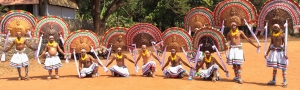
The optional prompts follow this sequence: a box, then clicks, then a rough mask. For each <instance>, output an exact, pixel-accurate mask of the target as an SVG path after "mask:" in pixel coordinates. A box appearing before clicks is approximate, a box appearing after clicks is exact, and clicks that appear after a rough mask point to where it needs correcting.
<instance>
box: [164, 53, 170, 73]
mask: <svg viewBox="0 0 300 90" xmlns="http://www.w3.org/2000/svg"><path fill="white" fill-rule="evenodd" d="M170 62H171V57H170V56H169V57H168V61H167V63H166V64H165V65H164V66H163V68H162V70H164V69H165V67H166V66H168V65H169V63H170Z"/></svg>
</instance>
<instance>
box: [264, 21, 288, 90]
mask: <svg viewBox="0 0 300 90" xmlns="http://www.w3.org/2000/svg"><path fill="white" fill-rule="evenodd" d="M273 27H274V28H273V34H272V36H271V43H270V46H269V48H268V51H267V53H266V55H265V58H266V59H267V67H273V79H272V80H271V81H270V82H269V83H268V84H269V85H275V84H276V74H277V68H278V69H282V77H283V83H282V84H283V87H287V82H286V74H287V72H286V66H287V62H286V60H287V59H288V57H287V56H286V55H284V43H287V42H285V41H284V38H285V36H284V33H283V32H282V30H281V29H280V26H279V25H278V24H274V25H273ZM269 53H270V55H269ZM268 55H269V57H268Z"/></svg>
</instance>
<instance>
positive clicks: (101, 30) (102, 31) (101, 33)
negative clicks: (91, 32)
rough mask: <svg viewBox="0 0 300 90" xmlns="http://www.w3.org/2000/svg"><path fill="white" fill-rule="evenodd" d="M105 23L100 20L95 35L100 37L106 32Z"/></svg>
mask: <svg viewBox="0 0 300 90" xmlns="http://www.w3.org/2000/svg"><path fill="white" fill-rule="evenodd" d="M105 23H106V21H103V20H100V21H99V27H100V28H99V30H97V31H96V32H95V33H96V34H98V35H100V36H103V35H104V34H105V31H106V24H105Z"/></svg>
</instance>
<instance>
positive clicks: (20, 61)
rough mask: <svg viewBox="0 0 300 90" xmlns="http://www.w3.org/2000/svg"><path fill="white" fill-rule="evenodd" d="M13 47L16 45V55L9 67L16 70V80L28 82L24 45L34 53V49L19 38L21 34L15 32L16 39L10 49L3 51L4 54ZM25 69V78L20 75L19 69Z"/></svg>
mask: <svg viewBox="0 0 300 90" xmlns="http://www.w3.org/2000/svg"><path fill="white" fill-rule="evenodd" d="M14 45H16V49H15V50H16V53H15V54H14V55H13V56H12V58H11V60H10V64H9V65H10V66H12V67H15V68H17V69H18V74H19V78H18V80H29V78H28V66H29V61H28V57H27V55H26V54H25V53H24V51H25V49H26V48H25V45H26V46H27V47H28V48H30V49H32V50H33V51H35V50H36V49H35V48H33V47H31V46H30V45H29V44H28V43H27V41H26V40H25V39H24V38H22V37H21V32H17V38H16V39H15V40H14V41H13V43H12V44H11V45H10V47H8V48H7V50H3V51H4V52H8V51H9V50H10V49H11V48H12V47H13V46H14ZM22 67H25V77H22V75H21V68H22Z"/></svg>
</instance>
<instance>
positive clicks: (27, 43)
mask: <svg viewBox="0 0 300 90" xmlns="http://www.w3.org/2000/svg"><path fill="white" fill-rule="evenodd" d="M24 43H25V45H26V46H27V47H28V48H30V49H31V50H33V51H35V50H36V49H35V48H33V47H31V46H30V45H29V44H28V43H27V42H26V40H25V41H24Z"/></svg>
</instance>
